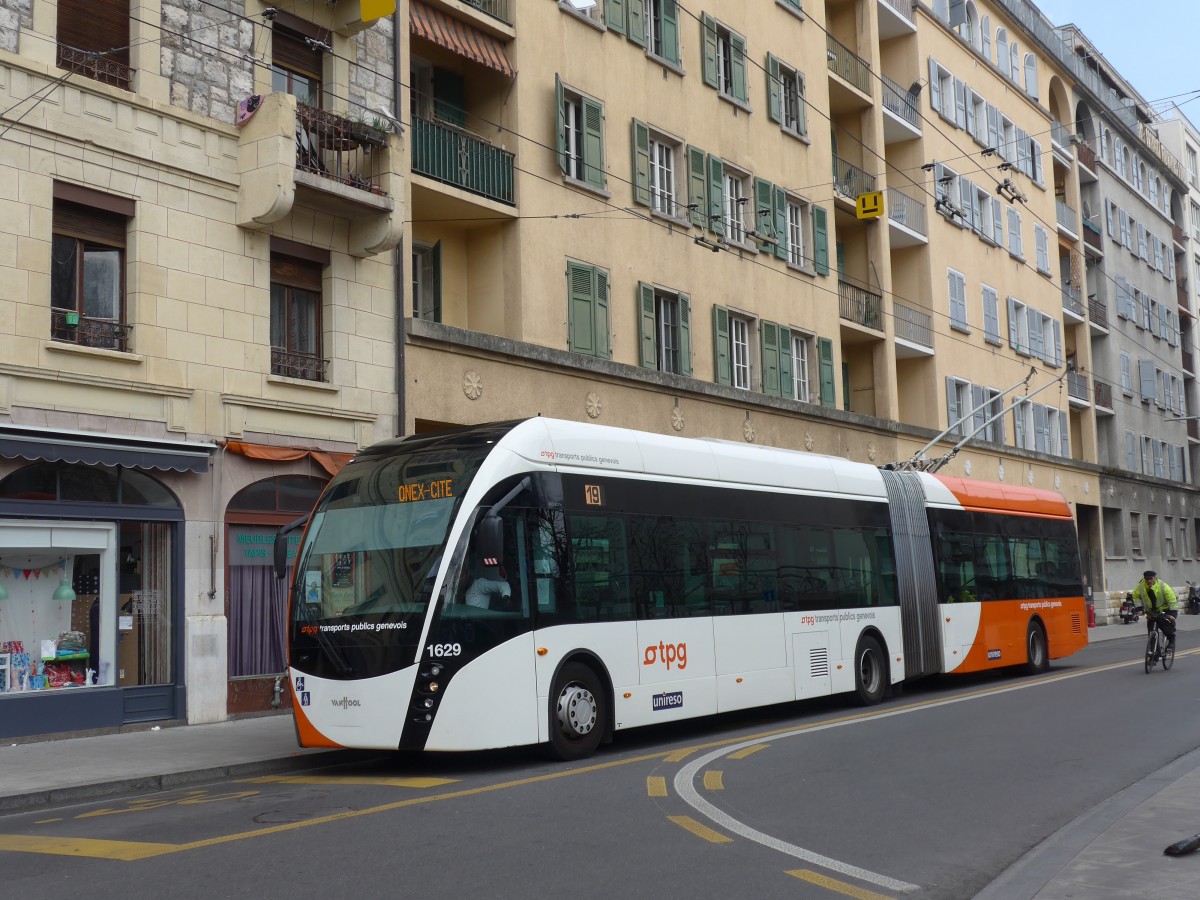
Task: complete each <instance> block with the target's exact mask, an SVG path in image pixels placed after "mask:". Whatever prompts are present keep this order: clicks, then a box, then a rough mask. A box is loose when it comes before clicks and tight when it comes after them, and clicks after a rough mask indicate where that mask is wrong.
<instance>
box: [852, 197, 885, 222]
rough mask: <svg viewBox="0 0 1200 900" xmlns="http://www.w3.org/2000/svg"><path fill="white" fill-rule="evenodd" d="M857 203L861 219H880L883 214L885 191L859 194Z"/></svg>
mask: <svg viewBox="0 0 1200 900" xmlns="http://www.w3.org/2000/svg"><path fill="white" fill-rule="evenodd" d="M855 205H856V207H857V212H858V217H859V218H860V219H878V218H879V217H880V216H882V215H883V191H871V193H869V194H859V195H858V200H857V202H856V204H855Z"/></svg>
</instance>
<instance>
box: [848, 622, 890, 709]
mask: <svg viewBox="0 0 1200 900" xmlns="http://www.w3.org/2000/svg"><path fill="white" fill-rule="evenodd" d="M886 690H887V663H886V662H884V659H883V648H882V647H880V646H879V641H877V640H875V638H873V637H871V636H870V635H869V634H864V635H863V636H862V637H861V638H859V639H858V647H857V648H856V649H855V651H854V692H855V694H857V696H858V702H859V703H860V704H861V705H863V706H874V705H875V704H876V703H878V702H879V701H880V700H882V699H883V694H884V692H885V691H886Z"/></svg>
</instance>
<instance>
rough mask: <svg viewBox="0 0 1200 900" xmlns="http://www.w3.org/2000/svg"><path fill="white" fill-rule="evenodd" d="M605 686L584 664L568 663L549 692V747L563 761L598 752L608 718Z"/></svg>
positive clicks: (581, 757)
mask: <svg viewBox="0 0 1200 900" xmlns="http://www.w3.org/2000/svg"><path fill="white" fill-rule="evenodd" d="M605 702H606V701H605V695H604V687H603V685H601V683H600V679H599V678H597V677H596V673H595V672H593V671H592V670H591V669H590V668H588V667H587V666H585V665H583V663H577V662H571V663H567V664H566V665H565V666H563V667H562V669H561V670H560V671H559V673H558V677H557V678H556V679H555V680H554V690H553V691H551V693H550V749H551V750H552V751H553V753H554V755H555V756H557V757H558V758H559V759H563V760H575V759H584V758H585V757H588V756H591V755H592V754H593V753H595V752H596V748H597V747H599V746H600V740H601V738H603V737H604V723H605V721H606V712H605V706H604V704H605Z"/></svg>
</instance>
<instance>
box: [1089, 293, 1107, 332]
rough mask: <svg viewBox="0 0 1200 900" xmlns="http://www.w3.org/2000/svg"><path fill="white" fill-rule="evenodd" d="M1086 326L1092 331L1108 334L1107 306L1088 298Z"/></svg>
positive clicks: (1102, 302)
mask: <svg viewBox="0 0 1200 900" xmlns="http://www.w3.org/2000/svg"><path fill="white" fill-rule="evenodd" d="M1087 305H1088V324H1089V325H1090V326H1091V327H1092V330H1093V331H1097V332H1099V333H1100V334H1108V304H1107V303H1105V302H1104V301H1103V300H1097V299H1096V298H1095V297H1088V304H1087Z"/></svg>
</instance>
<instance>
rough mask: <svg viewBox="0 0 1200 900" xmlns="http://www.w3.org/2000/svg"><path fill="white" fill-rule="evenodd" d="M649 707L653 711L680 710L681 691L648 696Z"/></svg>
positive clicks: (681, 703)
mask: <svg viewBox="0 0 1200 900" xmlns="http://www.w3.org/2000/svg"><path fill="white" fill-rule="evenodd" d="M650 706H651V708H652V709H654V710H655V711H658V710H660V709H681V708H682V707H683V691H671V692H670V693H667V692H666V691H664V692H663V693H661V694H652V695H651V696H650Z"/></svg>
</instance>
